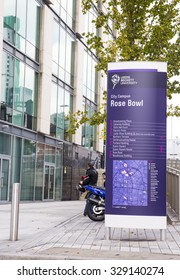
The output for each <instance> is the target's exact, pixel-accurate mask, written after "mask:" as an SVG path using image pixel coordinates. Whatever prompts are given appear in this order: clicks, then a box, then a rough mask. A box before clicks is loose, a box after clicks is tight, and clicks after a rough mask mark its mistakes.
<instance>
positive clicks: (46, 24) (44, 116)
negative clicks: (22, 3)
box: [37, 5, 53, 135]
mask: <svg viewBox="0 0 180 280" xmlns="http://www.w3.org/2000/svg"><path fill="white" fill-rule="evenodd" d="M41 26H42V29H41V49H40V53H41V55H40V65H41V68H40V93H39V97H38V128H37V130H38V131H39V132H41V133H44V134H48V135H49V134H50V109H51V84H52V82H51V81H52V40H51V36H52V29H53V14H52V12H51V10H50V9H49V8H48V6H46V5H44V6H43V9H42V24H41ZM47 104H48V105H49V106H47Z"/></svg>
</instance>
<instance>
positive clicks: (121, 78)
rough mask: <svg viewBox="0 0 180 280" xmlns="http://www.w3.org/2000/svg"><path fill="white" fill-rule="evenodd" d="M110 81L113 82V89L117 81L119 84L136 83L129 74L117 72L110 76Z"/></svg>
mask: <svg viewBox="0 0 180 280" xmlns="http://www.w3.org/2000/svg"><path fill="white" fill-rule="evenodd" d="M111 81H112V83H113V89H114V88H115V86H116V85H117V84H119V83H120V84H121V85H137V81H135V79H134V78H131V77H130V76H119V75H117V74H114V75H113V76H112V77H111Z"/></svg>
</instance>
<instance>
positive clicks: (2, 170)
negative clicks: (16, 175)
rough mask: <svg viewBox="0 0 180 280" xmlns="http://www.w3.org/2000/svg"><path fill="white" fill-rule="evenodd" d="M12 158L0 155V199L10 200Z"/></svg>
mask: <svg viewBox="0 0 180 280" xmlns="http://www.w3.org/2000/svg"><path fill="white" fill-rule="evenodd" d="M9 178H10V158H8V157H6V156H4V155H0V201H4V202H5V201H8V200H9Z"/></svg>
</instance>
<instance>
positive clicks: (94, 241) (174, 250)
mask: <svg viewBox="0 0 180 280" xmlns="http://www.w3.org/2000/svg"><path fill="white" fill-rule="evenodd" d="M84 203H85V202H84V201H60V202H39V203H32V202H31V203H21V204H20V209H19V230H18V241H10V240H9V237H10V216H11V204H4V205H2V204H1V205H0V259H180V223H176V224H174V225H171V224H168V227H167V231H166V240H165V241H161V240H160V231H159V230H149V229H148V230H143V229H118V228H115V229H112V239H111V240H106V239H105V226H104V222H93V221H91V220H90V219H89V218H88V217H84V216H83V215H82V213H83V209H84Z"/></svg>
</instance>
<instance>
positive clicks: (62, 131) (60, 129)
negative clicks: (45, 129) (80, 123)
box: [56, 127, 64, 139]
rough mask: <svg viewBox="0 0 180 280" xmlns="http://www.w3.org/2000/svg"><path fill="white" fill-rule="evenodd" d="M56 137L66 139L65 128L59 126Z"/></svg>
mask: <svg viewBox="0 0 180 280" xmlns="http://www.w3.org/2000/svg"><path fill="white" fill-rule="evenodd" d="M56 138H57V139H64V129H62V128H59V127H57V129H56Z"/></svg>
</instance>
